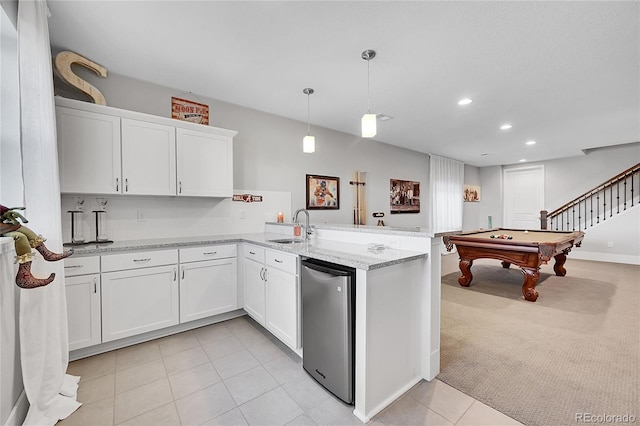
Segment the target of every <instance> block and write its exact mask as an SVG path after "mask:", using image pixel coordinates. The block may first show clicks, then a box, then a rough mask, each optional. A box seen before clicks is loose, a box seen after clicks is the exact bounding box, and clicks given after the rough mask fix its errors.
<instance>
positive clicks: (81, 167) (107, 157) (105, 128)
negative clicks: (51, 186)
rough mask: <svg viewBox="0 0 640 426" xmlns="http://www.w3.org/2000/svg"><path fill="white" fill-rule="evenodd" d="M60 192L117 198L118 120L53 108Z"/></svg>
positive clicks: (118, 165) (118, 178)
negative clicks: (54, 111)
mask: <svg viewBox="0 0 640 426" xmlns="http://www.w3.org/2000/svg"><path fill="white" fill-rule="evenodd" d="M56 121H57V125H58V162H59V169H60V192H75V193H81V194H120V193H122V185H121V181H120V179H121V163H120V118H118V117H113V116H111V115H104V114H96V113H93V112H86V111H78V110H74V109H69V108H63V107H58V108H56Z"/></svg>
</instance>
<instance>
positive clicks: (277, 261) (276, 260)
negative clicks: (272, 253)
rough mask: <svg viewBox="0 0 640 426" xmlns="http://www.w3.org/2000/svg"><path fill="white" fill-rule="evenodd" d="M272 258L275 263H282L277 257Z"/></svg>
mask: <svg viewBox="0 0 640 426" xmlns="http://www.w3.org/2000/svg"><path fill="white" fill-rule="evenodd" d="M273 260H274V262H276V263H282V260H278V259H273Z"/></svg>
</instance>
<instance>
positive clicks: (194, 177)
mask: <svg viewBox="0 0 640 426" xmlns="http://www.w3.org/2000/svg"><path fill="white" fill-rule="evenodd" d="M176 144H177V163H178V166H177V174H178V177H177V179H178V196H196V197H231V196H232V195H233V144H232V138H231V137H228V136H222V135H217V134H212V133H205V132H202V131H197V130H190V129H181V128H178V129H177V142H176Z"/></svg>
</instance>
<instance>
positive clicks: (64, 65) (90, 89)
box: [53, 51, 107, 105]
mask: <svg viewBox="0 0 640 426" xmlns="http://www.w3.org/2000/svg"><path fill="white" fill-rule="evenodd" d="M72 64H78V65H81V66H83V67H85V68H87V69H89V70H91V71H93V72H94V73H96V74H98V75H99V76H100V77H106V76H107V69H106V68H105V67H103V66H102V65H98V64H96V63H95V62H93V61H90V60H88V59H87V58H85V57H83V56H80V55H78V54H77V53H73V52H69V51H64V52H60V53H58V54H57V55H56V58H55V60H54V61H53V70H54V72H55V73H56V75H57V76H58V77H60V79H61V80H62V81H64V82H65V83H67V84H70V85H72V86H73V87H76V88H78V89H79V90H80V91H82V92H83V93H86V94H87V95H88V96H89V97H90V98H91V99H93V102H94V103H96V104H98V105H106V104H107V101H106V99H105V98H104V96H103V95H102V93H101V92H100V91H99V90H98V89H96V88H95V87H94V86H92V85H91V84H89V83H87V82H86V81H84V80H83V79H81V78H80V77H78V76H77V75H76V74H74V72H73V71H72V70H71V65H72Z"/></svg>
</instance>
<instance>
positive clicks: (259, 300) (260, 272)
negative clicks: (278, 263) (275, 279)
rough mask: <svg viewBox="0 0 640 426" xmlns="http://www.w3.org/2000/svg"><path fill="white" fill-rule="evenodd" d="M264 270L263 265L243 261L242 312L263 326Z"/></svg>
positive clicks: (248, 260)
mask: <svg viewBox="0 0 640 426" xmlns="http://www.w3.org/2000/svg"><path fill="white" fill-rule="evenodd" d="M265 273H266V268H265V267H264V264H263V263H259V262H255V261H253V260H250V259H247V258H245V259H244V310H245V311H247V313H248V314H249V316H251V318H253V319H254V320H256V321H257V322H258V323H259V324H261V325H264V324H265V282H264V278H263V277H264V274H265Z"/></svg>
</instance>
